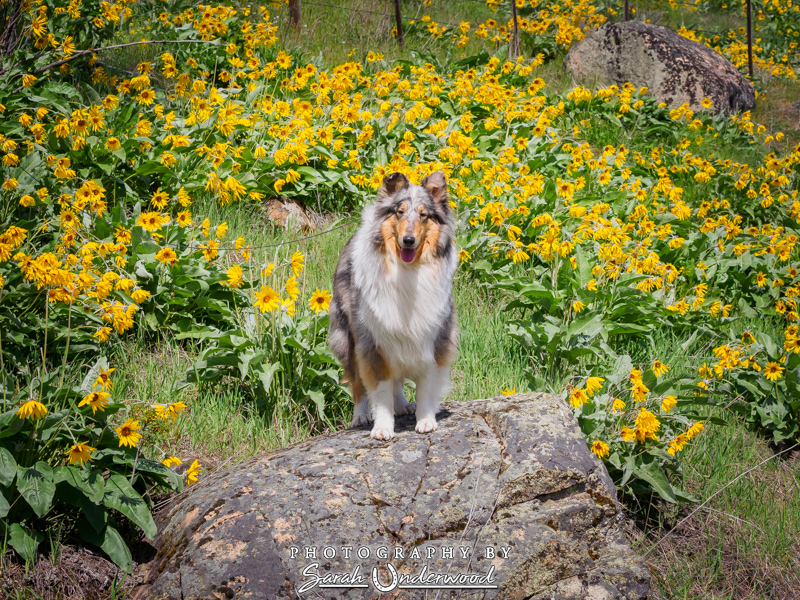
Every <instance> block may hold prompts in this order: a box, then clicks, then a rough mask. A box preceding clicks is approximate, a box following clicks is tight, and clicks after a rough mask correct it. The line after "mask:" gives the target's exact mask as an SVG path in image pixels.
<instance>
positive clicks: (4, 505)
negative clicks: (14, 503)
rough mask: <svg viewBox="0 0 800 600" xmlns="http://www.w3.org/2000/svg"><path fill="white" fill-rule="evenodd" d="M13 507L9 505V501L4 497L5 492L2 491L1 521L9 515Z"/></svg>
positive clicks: (0, 504) (0, 495)
mask: <svg viewBox="0 0 800 600" xmlns="http://www.w3.org/2000/svg"><path fill="white" fill-rule="evenodd" d="M10 508H11V506H10V505H9V504H8V500H6V497H5V496H4V495H3V490H2V489H0V519H2V518H4V517H5V516H6V515H7V514H8V511H9V509H10Z"/></svg>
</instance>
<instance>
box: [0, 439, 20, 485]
mask: <svg viewBox="0 0 800 600" xmlns="http://www.w3.org/2000/svg"><path fill="white" fill-rule="evenodd" d="M16 476H17V463H16V461H15V460H14V457H13V456H12V455H11V452H9V451H8V450H6V449H5V448H0V485H4V486H10V485H11V484H12V483H14V478H15V477H16Z"/></svg>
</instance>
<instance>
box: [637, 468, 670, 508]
mask: <svg viewBox="0 0 800 600" xmlns="http://www.w3.org/2000/svg"><path fill="white" fill-rule="evenodd" d="M636 475H637V476H638V477H639V479H643V480H644V481H646V482H647V483H649V484H650V485H651V486H652V487H653V489H654V490H655V491H656V493H657V494H658V495H659V496H661V497H662V498H663V499H664V500H666V501H667V502H672V503H673V504H675V503H676V502H677V501H678V499H677V498H676V497H675V492H674V491H673V489H672V486H671V485H670V483H669V481H667V476H666V475H664V471H662V470H661V469H660V468H659V467H658V465H657V464H656V463H655V462H652V463H650V464H649V465H642V466H640V467H638V468H637V469H636Z"/></svg>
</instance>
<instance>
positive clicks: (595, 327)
mask: <svg viewBox="0 0 800 600" xmlns="http://www.w3.org/2000/svg"><path fill="white" fill-rule="evenodd" d="M602 330H603V316H602V315H587V316H585V317H583V318H581V319H577V320H575V321H573V322H572V323H570V324H569V327H567V335H568V336H570V337H574V336H578V335H585V336H588V337H589V338H594V337H595V336H596V335H597V334H598V333H600V332H601V331H602Z"/></svg>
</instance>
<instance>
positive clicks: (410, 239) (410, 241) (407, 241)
mask: <svg viewBox="0 0 800 600" xmlns="http://www.w3.org/2000/svg"><path fill="white" fill-rule="evenodd" d="M403 245H404V246H405V247H406V248H408V247H411V246H413V245H414V236H413V235H404V236H403Z"/></svg>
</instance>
